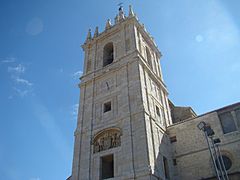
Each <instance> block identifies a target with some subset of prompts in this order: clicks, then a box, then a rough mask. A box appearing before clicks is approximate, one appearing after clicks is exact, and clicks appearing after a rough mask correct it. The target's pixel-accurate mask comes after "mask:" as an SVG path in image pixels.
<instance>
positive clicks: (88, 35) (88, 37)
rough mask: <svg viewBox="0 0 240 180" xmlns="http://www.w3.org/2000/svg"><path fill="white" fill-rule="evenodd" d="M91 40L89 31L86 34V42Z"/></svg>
mask: <svg viewBox="0 0 240 180" xmlns="http://www.w3.org/2000/svg"><path fill="white" fill-rule="evenodd" d="M91 39H92V35H91V29H89V30H88V34H87V39H86V41H90V40H91Z"/></svg>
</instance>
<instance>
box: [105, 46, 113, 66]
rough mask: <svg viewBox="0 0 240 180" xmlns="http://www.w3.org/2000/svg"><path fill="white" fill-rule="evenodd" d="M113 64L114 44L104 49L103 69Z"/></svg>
mask: <svg viewBox="0 0 240 180" xmlns="http://www.w3.org/2000/svg"><path fill="white" fill-rule="evenodd" d="M112 62H113V43H112V42H110V43H108V44H106V45H105V46H104V48H103V67H104V66H107V65H108V64H111V63H112Z"/></svg>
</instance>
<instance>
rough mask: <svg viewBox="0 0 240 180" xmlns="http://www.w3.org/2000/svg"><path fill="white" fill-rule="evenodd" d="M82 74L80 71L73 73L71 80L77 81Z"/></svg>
mask: <svg viewBox="0 0 240 180" xmlns="http://www.w3.org/2000/svg"><path fill="white" fill-rule="evenodd" d="M82 74H83V72H82V71H77V72H75V73H73V75H72V76H73V78H74V79H79V78H80V77H81V76H82Z"/></svg>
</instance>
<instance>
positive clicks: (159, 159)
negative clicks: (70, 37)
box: [69, 6, 173, 180]
mask: <svg viewBox="0 0 240 180" xmlns="http://www.w3.org/2000/svg"><path fill="white" fill-rule="evenodd" d="M82 48H83V50H84V52H85V58H84V73H83V75H82V77H81V83H80V84H79V87H80V106H79V114H78V122H77V128H76V131H75V145H74V158H73V167H72V175H71V177H70V178H69V179H71V180H98V179H100V180H101V179H108V178H111V179H142V180H147V179H170V178H171V177H172V174H171V173H170V172H172V170H171V169H172V167H173V166H172V157H171V151H170V148H169V138H168V136H167V134H166V127H167V126H169V125H170V124H172V120H171V115H170V110H169V104H168V97H167V96H168V92H167V89H166V86H165V84H164V82H163V79H162V73H161V68H160V64H159V60H160V57H161V53H160V52H159V50H158V49H157V46H156V44H155V43H154V40H153V38H152V37H151V36H150V34H149V33H148V32H147V31H146V29H145V28H144V26H143V25H142V24H140V23H139V21H138V19H137V17H136V15H135V14H134V13H133V11H132V8H131V6H129V13H128V16H126V15H125V14H124V12H123V9H122V7H120V8H119V12H118V14H117V16H116V17H115V22H114V25H112V24H111V21H110V20H108V21H107V23H106V27H105V30H104V31H103V32H102V33H99V32H98V28H96V30H95V32H94V35H93V36H92V35H91V31H90V30H89V32H88V35H87V39H86V42H85V43H84V44H83V45H82Z"/></svg>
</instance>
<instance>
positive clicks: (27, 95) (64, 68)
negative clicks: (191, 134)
mask: <svg viewBox="0 0 240 180" xmlns="http://www.w3.org/2000/svg"><path fill="white" fill-rule="evenodd" d="M119 2H120V1H110V0H106V1H93V0H90V1H80V0H71V1H66V0H65V1H63V0H42V1H30V0H28V1H27V0H22V1H18V0H2V1H1V2H0V26H1V30H0V32H1V33H0V81H1V85H0V92H1V93H0V106H1V108H0V114H1V126H0V177H1V179H4V180H64V179H66V177H68V176H69V175H70V174H71V163H72V153H73V140H74V136H73V132H74V129H75V126H76V113H77V112H76V109H77V106H78V103H79V102H78V100H79V89H78V87H77V84H78V83H79V80H78V77H79V76H80V74H81V71H82V66H83V51H82V50H81V48H80V45H81V44H82V43H83V42H84V40H85V38H86V34H87V30H88V28H92V29H94V28H95V26H99V28H100V31H102V30H103V28H104V26H105V23H106V20H107V19H108V18H111V19H112V20H113V18H114V17H115V15H116V13H117V9H118V8H117V4H118V3H119ZM121 2H123V3H124V8H125V12H127V9H128V8H127V7H128V5H129V4H132V5H133V9H134V11H135V13H136V14H137V16H138V18H139V20H140V21H141V22H142V23H144V24H145V26H146V29H147V30H148V31H149V32H150V33H151V34H152V36H153V37H154V38H155V41H156V43H157V45H158V47H159V49H160V51H161V52H162V54H163V57H162V59H161V65H162V70H163V76H164V80H165V83H166V85H167V87H168V90H169V97H170V99H171V100H172V101H173V102H174V103H175V104H176V105H182V106H192V107H193V108H194V110H195V111H196V112H197V113H198V114H201V113H204V112H207V111H211V110H214V109H216V108H219V107H222V106H225V105H229V104H231V103H235V102H238V101H239V99H240V93H239V89H240V83H239V82H240V81H239V79H240V58H239V52H240V11H239V7H240V2H239V1H238V0H232V1H223V0H222V1H217V0H208V1H202V0H182V1H163V0H149V1H125V0H122V1H121Z"/></svg>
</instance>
